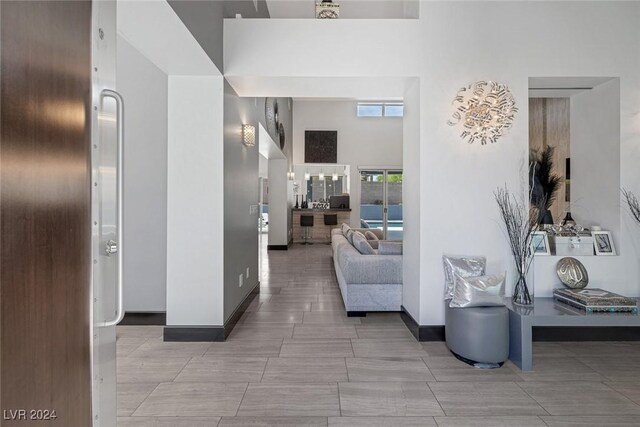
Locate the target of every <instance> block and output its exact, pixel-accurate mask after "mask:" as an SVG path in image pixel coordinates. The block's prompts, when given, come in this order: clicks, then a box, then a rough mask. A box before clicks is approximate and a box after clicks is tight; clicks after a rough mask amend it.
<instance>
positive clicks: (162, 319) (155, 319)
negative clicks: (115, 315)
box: [118, 311, 167, 326]
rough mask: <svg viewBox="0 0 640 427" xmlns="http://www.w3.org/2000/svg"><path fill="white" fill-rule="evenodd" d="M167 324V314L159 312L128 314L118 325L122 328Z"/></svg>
mask: <svg viewBox="0 0 640 427" xmlns="http://www.w3.org/2000/svg"><path fill="white" fill-rule="evenodd" d="M166 324H167V313H166V312H164V311H158V312H127V313H125V314H124V318H123V319H122V321H121V322H120V323H118V325H120V326H142V325H144V326H147V325H154V326H164V325H166Z"/></svg>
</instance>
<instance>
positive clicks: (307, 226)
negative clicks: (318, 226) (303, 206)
mask: <svg viewBox="0 0 640 427" xmlns="http://www.w3.org/2000/svg"><path fill="white" fill-rule="evenodd" d="M300 226H301V227H304V243H303V245H313V243H310V242H309V240H311V227H313V215H300Z"/></svg>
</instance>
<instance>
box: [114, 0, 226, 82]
mask: <svg viewBox="0 0 640 427" xmlns="http://www.w3.org/2000/svg"><path fill="white" fill-rule="evenodd" d="M117 11H118V12H117V13H118V18H117V22H118V34H119V35H120V36H122V38H124V39H125V40H126V41H128V42H129V44H131V45H132V46H133V47H135V48H136V49H138V50H139V51H140V52H141V53H142V54H143V55H144V56H146V57H147V58H148V59H149V60H150V61H151V62H153V63H154V64H155V65H156V66H157V67H158V68H160V69H161V70H162V71H164V72H165V73H166V74H167V75H192V76H194V75H197V76H203V75H204V76H219V75H221V74H220V71H218V69H217V68H216V66H215V65H214V64H213V62H212V61H211V58H209V56H208V55H207V54H206V53H205V51H204V50H203V49H202V47H201V46H200V44H199V43H198V42H197V41H196V39H195V38H194V37H193V35H192V34H191V33H190V32H189V30H188V29H187V27H185V26H184V24H183V23H182V21H181V20H180V18H179V17H178V15H176V13H175V12H174V11H173V9H172V8H171V6H169V4H168V3H167V2H166V1H119V2H118V9H117ZM160 28H161V29H162V31H159V30H158V29H160Z"/></svg>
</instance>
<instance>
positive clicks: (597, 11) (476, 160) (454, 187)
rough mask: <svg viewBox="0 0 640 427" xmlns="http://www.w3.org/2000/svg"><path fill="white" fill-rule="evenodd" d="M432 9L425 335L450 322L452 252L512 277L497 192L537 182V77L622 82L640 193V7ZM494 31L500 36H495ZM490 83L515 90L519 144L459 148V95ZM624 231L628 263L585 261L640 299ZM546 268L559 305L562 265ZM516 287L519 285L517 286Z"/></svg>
mask: <svg viewBox="0 0 640 427" xmlns="http://www.w3.org/2000/svg"><path fill="white" fill-rule="evenodd" d="M421 7H422V9H421V19H420V27H421V30H422V35H421V37H420V40H419V43H422V47H421V50H422V51H423V58H422V64H421V101H422V104H421V111H420V114H421V116H422V120H421V126H422V127H423V128H424V129H425V131H424V132H423V134H422V139H421V149H422V151H421V162H420V165H421V187H420V193H421V195H422V197H423V198H427V199H428V200H431V201H434V202H436V201H437V203H430V205H429V206H427V207H426V208H425V206H424V204H423V209H421V212H420V217H421V224H429V230H428V232H427V233H426V236H423V241H424V240H426V241H427V242H428V244H427V245H423V246H422V247H423V249H424V250H423V251H421V254H420V258H421V263H420V265H421V268H422V269H423V270H425V271H426V276H425V277H424V278H423V279H422V281H421V293H420V300H421V304H420V316H419V317H420V323H421V324H423V325H429V324H442V323H443V305H442V283H443V273H442V266H441V262H440V257H441V255H442V253H443V252H453V253H472V254H473V253H479V254H485V255H486V256H487V257H488V259H489V260H490V265H489V269H488V270H489V273H495V272H498V271H500V270H505V269H510V267H511V263H512V261H511V256H510V253H509V250H508V248H507V245H506V242H505V238H504V235H503V233H502V230H501V226H500V223H499V217H498V212H497V210H496V204H495V201H494V200H493V196H492V192H493V191H494V189H495V188H496V187H498V186H501V185H505V184H507V185H508V186H509V188H511V189H512V190H517V189H518V188H519V187H520V184H521V182H523V180H522V178H523V176H526V168H521V165H522V163H523V159H525V156H526V155H527V145H528V126H527V123H528V111H527V110H528V105H527V97H528V96H527V86H528V77H530V76H552V77H553V76H609V77H617V76H619V77H620V83H621V136H622V137H621V141H620V143H621V159H622V161H621V177H622V179H621V185H622V186H629V187H632V188H634V189H635V190H636V191H637V190H638V184H637V182H638V179H639V178H640V172H639V171H638V168H637V166H636V165H637V164H638V161H640V151H639V150H638V146H640V138H639V136H638V127H639V123H638V122H639V120H640V118H639V116H638V98H639V96H640V93H639V84H638V81H639V76H640V58H639V55H640V45H639V40H640V37H639V36H640V29H639V27H638V22H640V4H638V3H614V2H530V3H524V2H495V3H490V2H481V3H480V2H478V3H469V2H464V3H462V2H447V3H445V2H425V3H422V4H421ZM488 22H499V25H498V26H495V27H487V23H488ZM454 23H460V24H459V25H453V24H454ZM492 28H495V31H493V30H492ZM594 28H603V29H604V28H606V29H607V31H594ZM478 34H482V38H481V45H483V46H486V48H478V49H470V48H469V40H477V36H478ZM434 58H437V60H433V59H434ZM478 79H494V80H496V81H500V82H503V83H506V84H508V85H509V86H510V87H511V90H512V92H513V94H514V96H515V98H516V101H517V102H518V106H519V108H520V112H519V113H518V115H517V116H516V121H515V124H514V127H513V129H512V130H511V132H510V134H509V135H508V136H506V137H504V138H502V139H501V140H500V141H499V142H498V143H496V144H492V145H488V146H480V145H468V144H467V143H466V142H464V141H462V140H461V139H460V138H459V137H458V134H459V132H460V129H456V128H450V127H449V126H447V124H446V120H447V118H448V116H449V114H450V113H451V101H452V99H453V97H454V96H455V94H456V91H457V90H458V89H459V87H461V86H463V85H465V84H468V83H470V82H473V81H474V80H478ZM405 169H406V168H405ZM621 215H625V214H624V213H621ZM625 216H626V215H625ZM622 223H623V228H622V233H621V234H622V237H621V239H620V240H619V242H618V243H619V246H622V248H621V253H622V254H623V255H622V256H620V257H608V258H602V257H601V258H598V257H591V258H592V259H589V260H583V262H585V266H586V267H587V269H588V270H589V275H590V277H591V278H592V283H594V284H602V285H603V286H606V287H607V288H608V289H610V290H612V291H616V292H621V293H624V294H628V295H634V296H637V295H640V286H639V285H638V283H640V276H639V275H638V262H637V260H638V256H639V252H638V251H637V250H634V249H633V243H632V242H633V241H637V239H638V238H640V234H639V233H638V230H637V229H632V228H631V227H630V226H631V224H630V223H629V224H625V221H622ZM539 258H540V262H538V260H537V261H536V266H535V288H536V294H537V295H539V296H550V295H551V292H552V289H553V288H554V287H555V286H557V279H555V277H554V276H555V272H554V271H555V261H556V260H554V259H553V258H551V257H547V258H546V259H544V260H543V259H542V258H543V257H539ZM625 265H626V266H629V267H626V268H624V267H623V266H625ZM512 281H513V275H511V276H510V277H509V285H510V286H511V284H512Z"/></svg>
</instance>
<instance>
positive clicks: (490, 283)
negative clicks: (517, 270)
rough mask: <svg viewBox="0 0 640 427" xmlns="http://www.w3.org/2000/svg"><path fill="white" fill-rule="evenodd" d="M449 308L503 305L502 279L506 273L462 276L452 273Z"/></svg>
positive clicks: (503, 279)
mask: <svg viewBox="0 0 640 427" xmlns="http://www.w3.org/2000/svg"><path fill="white" fill-rule="evenodd" d="M454 277H455V284H454V286H453V298H451V302H450V303H449V307H451V308H466V307H499V306H503V305H504V301H503V300H502V297H503V295H504V281H505V278H506V277H507V273H506V272H505V273H502V274H496V275H494V276H480V277H462V276H459V275H457V274H455V275H454Z"/></svg>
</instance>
